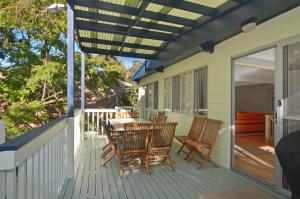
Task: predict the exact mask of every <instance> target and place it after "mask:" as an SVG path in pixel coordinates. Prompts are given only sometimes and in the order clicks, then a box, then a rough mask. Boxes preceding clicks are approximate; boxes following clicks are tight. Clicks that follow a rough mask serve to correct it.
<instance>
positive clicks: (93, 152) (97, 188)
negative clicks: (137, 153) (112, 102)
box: [59, 137, 283, 199]
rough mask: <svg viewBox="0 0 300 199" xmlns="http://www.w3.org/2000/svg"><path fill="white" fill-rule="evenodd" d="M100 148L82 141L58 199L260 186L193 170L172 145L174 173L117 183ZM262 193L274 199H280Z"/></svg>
mask: <svg viewBox="0 0 300 199" xmlns="http://www.w3.org/2000/svg"><path fill="white" fill-rule="evenodd" d="M104 144H105V139H103V138H95V137H94V138H89V139H85V140H83V142H82V143H81V145H80V147H79V151H78V154H77V157H76V160H75V177H74V179H71V180H68V181H66V182H65V185H64V187H63V190H62V191H61V193H60V197H59V198H64V199H75V198H80V199H81V198H84V199H98V198H99V199H127V198H128V199H134V198H135V199H158V198H170V199H171V198H172V199H173V198H175V199H177V198H178V199H181V198H184V199H188V198H192V199H194V198H197V196H198V195H199V194H200V193H206V192H219V191H224V190H230V189H239V188H246V187H258V186H260V185H258V184H256V183H254V182H252V181H250V180H248V179H247V178H244V177H242V176H240V175H238V174H236V173H234V172H232V171H230V170H227V169H224V168H214V167H210V166H207V167H206V168H205V169H203V170H197V164H195V163H187V162H186V161H184V154H181V155H176V154H175V152H176V149H177V148H178V146H177V145H176V144H174V145H173V148H174V149H173V150H172V154H173V155H172V158H173V160H175V161H176V172H173V171H172V170H171V169H170V168H168V167H165V166H162V167H154V168H153V171H152V175H151V176H148V175H147V174H146V171H145V170H135V171H132V172H128V171H127V172H125V175H124V178H123V179H121V178H120V176H119V173H118V159H117V158H115V160H113V161H111V163H109V164H108V165H107V166H106V167H103V166H102V163H103V162H104V159H102V158H101V157H100V152H101V149H102V146H104ZM263 189H264V188H263ZM266 191H267V192H269V193H270V194H272V195H273V196H274V198H283V197H281V196H279V195H276V194H275V193H273V192H271V191H269V190H266Z"/></svg>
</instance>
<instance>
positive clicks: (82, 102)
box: [80, 52, 85, 110]
mask: <svg viewBox="0 0 300 199" xmlns="http://www.w3.org/2000/svg"><path fill="white" fill-rule="evenodd" d="M80 89H81V110H84V108H85V93H84V89H85V54H84V52H81V86H80Z"/></svg>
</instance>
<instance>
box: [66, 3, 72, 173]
mask: <svg viewBox="0 0 300 199" xmlns="http://www.w3.org/2000/svg"><path fill="white" fill-rule="evenodd" d="M71 6H72V5H70V4H68V5H67V8H68V19H67V20H68V22H67V25H68V32H67V46H68V49H67V75H68V76H67V117H68V121H67V122H68V128H67V173H66V176H67V177H68V178H73V177H74V10H73V7H71Z"/></svg>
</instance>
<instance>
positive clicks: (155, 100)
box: [153, 82, 158, 109]
mask: <svg viewBox="0 0 300 199" xmlns="http://www.w3.org/2000/svg"><path fill="white" fill-rule="evenodd" d="M153 87H154V88H153V101H154V102H153V108H154V109H158V82H154V84H153Z"/></svg>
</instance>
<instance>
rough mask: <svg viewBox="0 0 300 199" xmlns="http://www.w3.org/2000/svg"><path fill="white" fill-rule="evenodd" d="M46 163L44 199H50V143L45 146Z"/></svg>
mask: <svg viewBox="0 0 300 199" xmlns="http://www.w3.org/2000/svg"><path fill="white" fill-rule="evenodd" d="M44 162H45V164H44V165H45V168H44V176H45V178H44V181H45V184H44V186H45V187H44V190H45V192H44V193H45V194H44V198H45V199H48V198H49V142H48V143H46V145H45V150H44Z"/></svg>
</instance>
